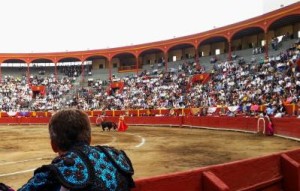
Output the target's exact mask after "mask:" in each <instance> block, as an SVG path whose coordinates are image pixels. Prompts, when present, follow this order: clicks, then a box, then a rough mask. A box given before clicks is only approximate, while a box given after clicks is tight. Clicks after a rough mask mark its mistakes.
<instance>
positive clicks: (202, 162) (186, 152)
mask: <svg viewBox="0 0 300 191" xmlns="http://www.w3.org/2000/svg"><path fill="white" fill-rule="evenodd" d="M0 135H1V141H0V182H4V183H6V184H7V185H10V186H12V187H13V188H15V189H17V188H19V187H20V186H21V185H23V184H24V183H26V182H27V180H28V179H29V178H30V177H31V176H32V174H33V170H34V169H35V168H37V167H39V166H41V165H43V164H48V163H50V162H51V159H52V158H53V157H55V156H56V155H55V153H53V152H52V150H51V148H50V144H49V136H48V130H47V127H46V126H45V125H44V126H41V125H33V126H28V125H27V126H1V127H0ZM92 144H93V145H95V144H99V145H110V146H114V147H116V148H119V149H123V150H124V151H125V152H126V153H127V155H128V156H129V158H131V160H132V163H133V167H134V169H135V175H134V178H135V179H137V178H145V177H151V176H156V175H162V174H167V173H172V172H178V171H184V170H188V169H193V168H198V167H202V166H207V165H213V164H220V163H225V162H229V161H235V160H238V159H245V158H251V157H256V156H263V155H267V154H270V153H275V152H279V151H285V150H290V149H295V148H299V146H300V143H299V142H297V141H292V140H287V139H283V138H279V137H266V136H262V135H256V134H247V133H239V132H228V131H215V130H206V129H191V128H170V127H142V126H135V127H129V129H128V131H126V132H124V133H120V132H102V130H100V128H98V127H93V128H92Z"/></svg>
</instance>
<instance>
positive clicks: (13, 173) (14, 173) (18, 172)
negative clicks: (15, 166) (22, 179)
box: [0, 168, 36, 177]
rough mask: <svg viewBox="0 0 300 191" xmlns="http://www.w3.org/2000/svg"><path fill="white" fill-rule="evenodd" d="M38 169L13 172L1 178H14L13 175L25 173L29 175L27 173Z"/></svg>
mask: <svg viewBox="0 0 300 191" xmlns="http://www.w3.org/2000/svg"><path fill="white" fill-rule="evenodd" d="M35 169H36V168H33V169H28V170H22V171H17V172H11V173H6V174H0V177H4V176H12V175H16V174H23V173H27V172H32V171H34V170H35Z"/></svg>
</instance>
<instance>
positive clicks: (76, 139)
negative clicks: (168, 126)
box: [19, 109, 134, 191]
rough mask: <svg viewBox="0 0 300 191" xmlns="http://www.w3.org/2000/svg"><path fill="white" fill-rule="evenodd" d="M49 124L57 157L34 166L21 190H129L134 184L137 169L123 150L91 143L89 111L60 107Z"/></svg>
mask: <svg viewBox="0 0 300 191" xmlns="http://www.w3.org/2000/svg"><path fill="white" fill-rule="evenodd" d="M48 128H49V134H50V140H51V147H52V149H53V151H54V152H55V153H58V157H56V158H55V159H54V160H53V161H52V163H51V164H48V165H43V166H42V167H40V168H38V169H37V170H35V171H34V175H33V177H32V178H31V179H30V180H29V181H28V182H27V183H26V184H25V185H23V186H22V187H21V188H20V189H19V191H28V190H34V191H39V190H47V191H61V190H63V191H68V190H85V191H96V190H127V191H129V190H130V189H131V188H132V187H134V181H133V179H132V175H133V173H134V170H133V167H132V164H131V161H130V159H129V158H128V157H127V155H126V154H125V152H124V151H122V150H117V149H115V148H113V147H108V146H90V143H91V125H90V121H89V118H88V116H87V114H86V113H84V112H83V111H80V110H75V109H68V110H61V111H59V112H57V113H56V114H54V115H53V116H52V118H51V119H50V122H49V126H48Z"/></svg>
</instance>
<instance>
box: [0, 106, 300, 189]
mask: <svg viewBox="0 0 300 191" xmlns="http://www.w3.org/2000/svg"><path fill="white" fill-rule="evenodd" d="M166 111H167V110H155V111H152V112H155V113H157V114H158V116H132V117H125V122H126V123H127V124H129V125H155V126H157V125H160V126H176V127H193V128H211V129H216V130H232V131H242V132H250V133H256V132H257V131H258V130H259V131H263V125H262V124H259V125H258V118H256V117H246V116H237V117H226V116H205V117H204V116H201V117H199V116H192V115H185V116H179V115H177V116H163V115H159V114H162V113H165V112H166ZM122 112H124V111H110V112H107V113H106V114H108V115H109V116H107V118H108V120H111V121H115V122H117V121H118V119H119V115H120V114H121V113H122ZM130 112H131V113H132V112H135V114H138V115H139V114H143V112H144V111H134V110H132V111H130ZM176 112H182V113H184V112H185V111H184V110H179V111H176ZM87 113H88V114H89V116H90V120H91V122H92V123H96V122H97V116H98V115H100V114H101V113H102V111H87ZM127 113H128V111H127ZM51 115H52V114H51V113H50V112H27V113H26V115H25V114H24V113H21V112H20V113H13V114H12V113H5V112H1V118H0V124H37V123H48V121H49V119H50V117H51ZM271 120H272V123H273V125H274V129H275V132H274V133H275V135H277V136H283V137H287V138H292V139H296V140H300V128H299V127H300V119H297V118H296V117H294V116H291V117H285V118H272V119H271ZM258 126H260V128H258ZM299 177H300V149H298V150H293V151H288V152H282V153H278V154H273V155H269V156H264V157H258V158H252V159H247V160H241V161H236V162H231V163H226V164H221V165H213V166H208V167H204V168H199V169H195V170H190V171H185V172H180V173H173V174H167V175H161V176H157V177H151V178H144V179H137V180H136V188H135V189H134V191H153V190H155V191H167V190H168V191H169V190H172V191H182V190H189V191H196V190H197V191H199V190H203V191H217V190H218V191H229V190H262V191H267V190H268V191H270V190H274V191H275V190H278V191H279V190H289V191H293V190H300V178H299Z"/></svg>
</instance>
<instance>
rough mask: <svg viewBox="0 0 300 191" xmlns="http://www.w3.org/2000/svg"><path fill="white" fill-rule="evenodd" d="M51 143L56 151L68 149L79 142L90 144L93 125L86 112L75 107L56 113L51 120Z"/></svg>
mask: <svg viewBox="0 0 300 191" xmlns="http://www.w3.org/2000/svg"><path fill="white" fill-rule="evenodd" d="M49 134H50V139H51V145H52V148H53V150H54V151H55V152H58V151H68V150H69V149H70V148H71V147H72V146H73V145H75V144H78V143H86V144H90V142H91V125H90V121H89V118H88V116H87V114H86V113H84V112H83V111H80V110H75V109H66V110H61V111H58V112H57V113H55V114H54V115H53V116H52V118H51V119H50V122H49Z"/></svg>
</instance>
